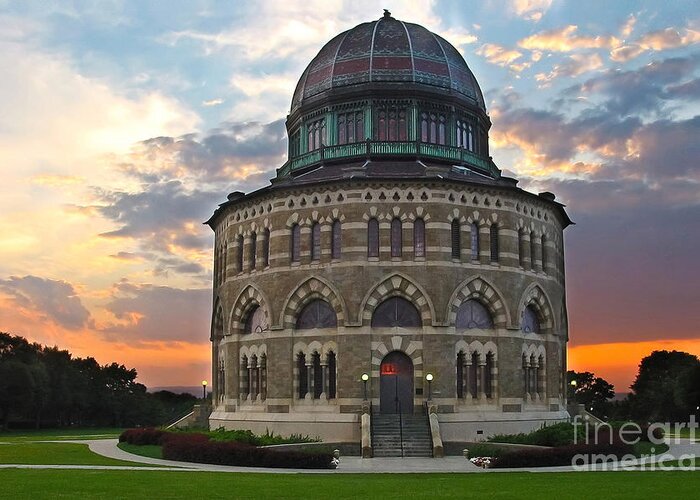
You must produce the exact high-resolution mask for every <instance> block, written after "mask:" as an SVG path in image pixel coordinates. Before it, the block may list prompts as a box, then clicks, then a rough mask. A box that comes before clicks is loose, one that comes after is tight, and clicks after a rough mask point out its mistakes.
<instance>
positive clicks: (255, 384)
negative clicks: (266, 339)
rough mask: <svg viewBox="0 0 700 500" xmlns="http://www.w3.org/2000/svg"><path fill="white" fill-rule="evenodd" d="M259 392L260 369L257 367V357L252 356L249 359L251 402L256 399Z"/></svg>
mask: <svg viewBox="0 0 700 500" xmlns="http://www.w3.org/2000/svg"><path fill="white" fill-rule="evenodd" d="M259 392H260V368H259V366H258V357H257V356H256V355H253V356H251V357H250V389H249V391H248V393H249V394H250V399H251V401H253V400H255V399H257V395H258V393H259Z"/></svg>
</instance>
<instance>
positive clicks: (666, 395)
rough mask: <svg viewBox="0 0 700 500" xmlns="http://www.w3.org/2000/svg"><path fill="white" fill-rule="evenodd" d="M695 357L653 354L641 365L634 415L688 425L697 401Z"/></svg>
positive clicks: (663, 352)
mask: <svg viewBox="0 0 700 500" xmlns="http://www.w3.org/2000/svg"><path fill="white" fill-rule="evenodd" d="M699 366H700V361H698V358H697V357H696V356H693V355H692V354H688V353H687V352H681V351H654V352H652V353H651V354H650V355H649V356H647V357H646V358H644V359H642V362H641V363H640V364H639V373H638V374H637V378H636V379H635V381H634V383H633V384H632V390H633V391H634V394H633V397H632V398H631V402H632V413H633V415H634V417H635V418H637V419H640V420H650V421H664V422H680V421H682V422H685V421H687V419H688V417H689V416H690V414H691V413H693V412H694V411H695V407H696V406H697V404H698V403H699V402H698V381H699V380H698V379H699V377H700V375H699V372H698V367H699Z"/></svg>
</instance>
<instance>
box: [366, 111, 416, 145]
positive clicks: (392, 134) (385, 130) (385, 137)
mask: <svg viewBox="0 0 700 500" xmlns="http://www.w3.org/2000/svg"><path fill="white" fill-rule="evenodd" d="M406 125H407V122H406V108H404V107H396V106H387V107H386V108H383V109H380V110H378V111H377V120H376V122H375V134H374V136H375V138H376V139H377V140H380V141H405V140H406V138H407V135H408V127H407V126H406Z"/></svg>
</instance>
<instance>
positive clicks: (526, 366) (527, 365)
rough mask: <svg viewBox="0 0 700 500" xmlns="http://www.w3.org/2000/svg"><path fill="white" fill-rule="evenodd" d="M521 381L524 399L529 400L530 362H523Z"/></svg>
mask: <svg viewBox="0 0 700 500" xmlns="http://www.w3.org/2000/svg"><path fill="white" fill-rule="evenodd" d="M523 376H524V377H523V381H524V382H525V394H524V397H525V401H529V400H530V363H529V362H527V361H524V362H523Z"/></svg>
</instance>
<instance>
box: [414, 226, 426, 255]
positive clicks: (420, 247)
mask: <svg viewBox="0 0 700 500" xmlns="http://www.w3.org/2000/svg"><path fill="white" fill-rule="evenodd" d="M413 256H414V257H425V222H424V221H423V219H416V220H415V221H414V222H413Z"/></svg>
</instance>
